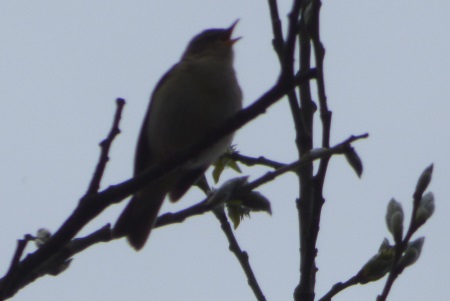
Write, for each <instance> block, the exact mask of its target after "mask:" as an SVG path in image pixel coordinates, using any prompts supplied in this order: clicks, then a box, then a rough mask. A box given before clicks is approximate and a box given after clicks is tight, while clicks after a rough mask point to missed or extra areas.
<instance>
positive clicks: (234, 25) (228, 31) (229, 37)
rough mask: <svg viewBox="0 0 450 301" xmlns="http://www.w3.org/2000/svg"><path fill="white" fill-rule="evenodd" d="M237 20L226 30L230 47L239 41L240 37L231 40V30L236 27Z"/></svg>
mask: <svg viewBox="0 0 450 301" xmlns="http://www.w3.org/2000/svg"><path fill="white" fill-rule="evenodd" d="M238 22H239V19H237V20H236V21H234V22H233V24H231V26H230V27H229V28H228V29H227V34H228V41H227V42H229V43H230V45H233V44H234V43H236V42H237V41H239V40H240V39H241V38H242V37H237V38H234V39H232V38H231V35H232V34H233V30H234V28H235V27H236V25H237V24H238Z"/></svg>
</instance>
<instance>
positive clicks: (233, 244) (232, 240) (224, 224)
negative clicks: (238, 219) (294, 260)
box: [214, 207, 266, 301]
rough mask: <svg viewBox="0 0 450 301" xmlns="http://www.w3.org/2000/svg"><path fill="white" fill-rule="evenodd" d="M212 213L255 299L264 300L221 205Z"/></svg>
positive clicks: (246, 256) (244, 253) (245, 254)
mask: <svg viewBox="0 0 450 301" xmlns="http://www.w3.org/2000/svg"><path fill="white" fill-rule="evenodd" d="M214 215H215V216H216V218H217V219H218V220H219V221H220V226H221V228H222V231H223V232H224V233H225V236H226V237H227V239H228V242H229V244H230V247H229V248H230V251H231V252H233V254H234V255H235V256H236V258H237V260H238V261H239V263H240V264H241V267H242V269H243V270H244V273H245V275H246V276H247V281H248V285H249V286H250V288H251V289H252V291H253V293H254V294H255V297H256V299H257V300H258V301H265V300H266V297H265V296H264V294H263V292H262V290H261V288H260V287H259V284H258V281H257V280H256V277H255V274H254V273H253V270H252V267H251V266H250V263H249V259H248V254H247V252H245V251H242V250H241V248H240V247H239V244H238V242H237V240H236V237H235V236H234V234H233V230H232V229H231V226H230V223H229V222H228V219H227V216H226V215H225V211H224V209H223V207H220V208H216V209H215V210H214Z"/></svg>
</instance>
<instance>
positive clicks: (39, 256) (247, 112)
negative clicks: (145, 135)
mask: <svg viewBox="0 0 450 301" xmlns="http://www.w3.org/2000/svg"><path fill="white" fill-rule="evenodd" d="M313 76H314V70H312V71H309V72H307V73H305V74H302V75H298V76H297V77H296V81H298V82H303V81H305V80H309V79H310V78H312V77H313ZM295 84H296V83H295V82H293V83H292V85H290V84H286V83H283V82H280V81H279V82H278V83H277V84H275V86H274V87H272V88H271V89H270V90H269V91H267V92H266V93H265V94H264V95H263V96H261V97H260V98H259V99H258V100H257V101H256V102H255V103H253V104H252V105H251V106H249V107H248V108H246V109H243V110H242V111H240V112H239V113H238V114H236V116H234V117H233V118H231V119H229V120H228V121H227V122H225V123H224V124H222V126H220V127H219V128H217V129H216V130H213V131H211V132H210V133H209V134H208V135H206V137H205V138H204V139H202V140H201V141H200V142H198V143H196V144H195V145H194V146H193V147H192V148H190V149H189V150H187V151H185V152H182V153H181V154H179V155H176V156H173V158H172V160H171V161H170V162H168V163H167V164H165V165H164V166H157V167H155V168H151V169H150V170H149V171H147V172H145V173H143V174H141V175H140V176H138V177H136V178H134V179H130V180H127V181H125V182H123V183H121V184H119V185H116V186H112V187H110V188H108V189H106V190H104V191H102V192H99V193H96V194H92V195H86V196H84V197H83V198H82V199H81V200H80V203H79V205H78V206H77V208H75V210H74V212H73V213H72V214H71V215H70V216H69V217H68V219H67V220H66V221H65V222H64V224H63V225H62V226H61V227H60V228H59V230H58V231H56V233H55V234H54V235H53V236H52V238H51V239H50V240H49V241H48V242H47V243H46V244H45V245H43V246H42V247H41V248H39V249H38V250H37V251H36V252H34V253H32V254H30V255H28V256H27V257H26V258H25V259H24V260H23V261H22V262H21V264H20V265H19V266H18V267H17V268H16V269H15V270H14V273H13V274H12V275H11V281H10V282H9V283H8V285H5V286H3V287H2V288H1V291H0V296H3V297H4V298H9V297H11V296H13V295H14V294H15V293H16V292H17V291H18V290H19V289H20V288H21V287H22V284H23V283H24V281H25V280H26V279H27V278H28V277H29V275H31V274H32V273H33V272H34V271H35V270H36V269H37V268H38V267H39V265H40V264H42V262H45V261H46V260H48V259H49V258H50V257H52V256H53V255H55V254H57V253H58V252H59V250H60V249H61V248H63V247H64V246H65V245H66V244H67V243H69V242H70V240H71V239H73V238H74V237H75V235H76V234H77V233H78V232H79V231H80V230H81V229H82V228H83V227H84V226H85V225H86V224H87V223H88V222H89V221H91V220H92V219H93V218H95V217H96V216H97V215H98V214H100V213H101V212H102V211H103V210H104V209H105V208H107V207H108V206H110V205H112V204H114V203H118V202H120V201H121V200H123V199H124V198H126V197H127V196H129V195H131V194H132V193H134V192H135V191H137V190H139V189H140V188H142V187H143V186H145V185H147V184H148V183H149V182H150V181H153V180H155V179H156V178H157V177H161V176H163V174H164V173H167V172H170V171H172V170H173V169H175V168H176V167H178V166H181V165H182V164H184V163H186V162H187V161H188V160H189V159H190V158H192V157H195V155H197V154H198V153H200V152H201V151H203V150H205V149H206V148H207V147H208V146H210V145H212V144H214V143H216V142H217V141H219V140H220V139H221V138H222V137H225V136H226V135H228V134H230V133H232V132H234V131H236V130H237V129H239V128H240V127H242V126H243V125H245V124H246V123H248V122H249V121H251V120H252V119H254V118H255V117H257V116H258V115H260V114H262V113H264V112H265V111H266V109H267V108H269V107H270V106H271V105H273V104H274V103H275V102H277V101H278V100H279V99H281V98H282V97H283V96H284V95H285V94H286V93H287V92H288V91H290V90H291V89H293V88H294V87H295Z"/></svg>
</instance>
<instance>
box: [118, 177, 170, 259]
mask: <svg viewBox="0 0 450 301" xmlns="http://www.w3.org/2000/svg"><path fill="white" fill-rule="evenodd" d="M151 186H152V187H148V188H146V189H144V191H141V192H138V193H137V194H136V195H135V196H133V198H132V199H131V201H130V202H129V203H128V205H127V207H126V208H125V210H124V211H123V212H122V214H121V215H120V217H119V219H118V220H117V222H116V224H115V225H114V229H113V235H114V237H122V236H126V237H127V239H128V242H129V243H130V245H131V246H132V247H133V248H134V249H135V250H136V251H139V250H140V249H142V247H143V246H144V245H145V242H146V241H147V239H148V237H149V235H150V232H151V230H152V228H153V226H154V224H155V221H156V218H157V216H158V212H159V209H160V208H161V205H162V203H163V201H164V198H165V195H166V193H165V191H164V189H162V187H155V186H156V185H151Z"/></svg>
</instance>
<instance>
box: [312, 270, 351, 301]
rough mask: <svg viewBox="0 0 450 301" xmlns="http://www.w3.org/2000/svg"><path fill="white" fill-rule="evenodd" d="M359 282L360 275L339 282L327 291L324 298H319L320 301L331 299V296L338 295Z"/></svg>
mask: <svg viewBox="0 0 450 301" xmlns="http://www.w3.org/2000/svg"><path fill="white" fill-rule="evenodd" d="M358 283H359V276H358V275H356V276H353V277H352V278H350V279H349V280H347V281H345V282H338V283H336V284H335V285H333V287H332V288H331V289H330V290H329V291H328V293H326V294H325V295H324V296H323V297H322V298H320V299H319V301H330V300H331V298H333V297H334V296H336V295H337V294H338V293H340V292H341V291H343V290H345V289H346V288H349V287H350V286H353V285H355V284H358Z"/></svg>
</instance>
